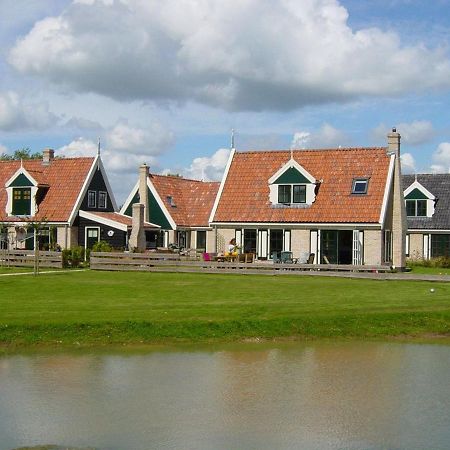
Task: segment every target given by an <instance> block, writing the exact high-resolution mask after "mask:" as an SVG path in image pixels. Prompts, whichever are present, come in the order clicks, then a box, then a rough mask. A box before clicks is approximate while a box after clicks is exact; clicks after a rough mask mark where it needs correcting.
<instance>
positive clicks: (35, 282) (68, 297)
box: [0, 271, 450, 348]
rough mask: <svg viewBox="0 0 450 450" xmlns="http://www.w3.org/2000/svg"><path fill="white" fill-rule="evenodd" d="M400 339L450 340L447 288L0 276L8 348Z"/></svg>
mask: <svg viewBox="0 0 450 450" xmlns="http://www.w3.org/2000/svg"><path fill="white" fill-rule="evenodd" d="M431 288H433V289H434V292H430V289H431ZM396 336H397V337H398V336H450V283H447V284H446V283H429V282H418V281H373V280H362V279H361V280H359V279H358V280H357V279H341V278H319V277H296V276H284V277H281V276H279V277H269V276H258V275H208V274H171V273H108V272H93V271H87V272H62V273H57V274H43V275H40V276H39V277H1V278H0V343H1V344H2V346H3V347H4V348H5V347H6V348H9V347H16V346H19V347H20V346H34V345H55V346H64V345H68V346H73V345H76V346H78V345H121V344H141V343H160V342H167V341H174V340H175V341H193V342H197V341H208V340H227V341H228V340H240V339H248V338H256V337H258V338H267V339H272V338H287V337H297V338H384V337H396Z"/></svg>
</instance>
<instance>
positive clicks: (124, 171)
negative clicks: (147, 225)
mask: <svg viewBox="0 0 450 450" xmlns="http://www.w3.org/2000/svg"><path fill="white" fill-rule="evenodd" d="M173 142H174V136H173V133H172V132H171V131H169V130H167V129H165V128H164V127H163V126H162V125H161V124H159V123H156V122H154V123H150V124H149V125H148V127H146V128H145V129H144V128H139V127H135V126H131V125H129V124H128V123H126V122H123V121H122V122H119V123H117V124H116V125H115V126H114V127H112V128H111V129H108V130H104V131H103V133H102V138H101V155H102V161H103V163H104V165H105V168H106V170H107V172H108V176H109V177H110V179H111V185H112V186H113V189H114V192H115V194H117V196H118V198H119V199H123V198H125V197H126V195H128V194H129V191H130V189H131V187H132V186H133V185H134V183H135V182H136V179H137V176H138V168H139V166H140V165H141V164H142V163H143V162H145V163H147V164H148V165H150V167H152V166H153V165H157V164H158V160H157V157H158V156H160V155H161V154H163V153H164V152H165V151H167V150H168V149H169V148H170V146H171V145H172V144H173ZM97 150H98V143H96V142H94V141H92V140H90V139H86V138H84V137H79V138H77V139H75V140H73V141H72V142H70V143H69V144H67V145H65V146H63V147H61V148H59V149H58V150H57V151H56V154H57V155H61V156H65V157H79V156H95V155H96V154H97Z"/></svg>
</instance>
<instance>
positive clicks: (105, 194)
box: [91, 191, 108, 209]
mask: <svg viewBox="0 0 450 450" xmlns="http://www.w3.org/2000/svg"><path fill="white" fill-rule="evenodd" d="M91 192H92V191H91ZM102 195H104V196H105V197H104V198H105V202H104V205H102V204H101V203H100V199H101V197H102ZM98 207H99V208H100V209H106V208H107V207H108V193H107V192H106V191H99V192H98Z"/></svg>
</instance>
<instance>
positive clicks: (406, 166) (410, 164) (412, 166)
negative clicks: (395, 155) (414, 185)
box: [400, 153, 416, 173]
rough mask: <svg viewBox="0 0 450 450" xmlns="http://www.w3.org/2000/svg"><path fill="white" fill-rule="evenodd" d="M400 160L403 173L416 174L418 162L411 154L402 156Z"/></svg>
mask: <svg viewBox="0 0 450 450" xmlns="http://www.w3.org/2000/svg"><path fill="white" fill-rule="evenodd" d="M400 160H401V163H402V172H403V173H415V172H416V161H415V160H414V157H413V155H411V153H403V154H402V155H401V156H400Z"/></svg>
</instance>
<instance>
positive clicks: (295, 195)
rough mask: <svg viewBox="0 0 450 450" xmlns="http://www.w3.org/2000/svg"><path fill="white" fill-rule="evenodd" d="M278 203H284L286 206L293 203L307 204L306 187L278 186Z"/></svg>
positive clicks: (294, 185)
mask: <svg viewBox="0 0 450 450" xmlns="http://www.w3.org/2000/svg"><path fill="white" fill-rule="evenodd" d="M278 203H282V204H284V205H289V204H291V203H306V185H305V184H280V185H278Z"/></svg>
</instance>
